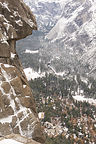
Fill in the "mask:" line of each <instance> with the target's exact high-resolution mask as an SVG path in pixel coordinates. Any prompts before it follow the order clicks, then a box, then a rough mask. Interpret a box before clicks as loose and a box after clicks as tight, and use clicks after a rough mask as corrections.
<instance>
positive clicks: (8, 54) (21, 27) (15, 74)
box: [0, 0, 44, 143]
mask: <svg viewBox="0 0 96 144" xmlns="http://www.w3.org/2000/svg"><path fill="white" fill-rule="evenodd" d="M36 29H37V24H36V20H35V17H34V16H33V14H32V12H31V11H30V9H29V8H28V7H27V6H26V5H25V4H24V3H23V1H22V0H0V136H5V135H9V134H12V133H15V134H20V135H21V136H26V137H29V138H32V139H34V140H36V141H38V142H41V143H43V142H44V138H43V132H42V129H41V126H40V122H39V119H38V116H37V112H36V106H35V101H34V98H33V96H32V92H31V89H30V87H29V84H28V82H27V79H26V76H25V74H24V72H23V68H22V65H21V63H20V61H19V58H18V55H17V53H16V41H17V40H20V39H22V38H25V37H26V36H28V35H31V34H32V30H36Z"/></svg>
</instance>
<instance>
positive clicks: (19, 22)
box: [15, 19, 23, 26]
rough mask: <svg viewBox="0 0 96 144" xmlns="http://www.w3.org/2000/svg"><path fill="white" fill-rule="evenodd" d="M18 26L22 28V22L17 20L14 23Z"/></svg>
mask: <svg viewBox="0 0 96 144" xmlns="http://www.w3.org/2000/svg"><path fill="white" fill-rule="evenodd" d="M15 22H16V23H17V24H18V25H19V26H23V22H22V21H21V20H20V19H19V20H17V21H15Z"/></svg>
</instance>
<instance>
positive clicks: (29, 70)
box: [24, 67, 45, 81]
mask: <svg viewBox="0 0 96 144" xmlns="http://www.w3.org/2000/svg"><path fill="white" fill-rule="evenodd" d="M24 72H25V75H26V77H27V79H28V81H29V80H31V79H33V80H34V79H35V78H39V77H44V76H45V73H41V74H39V73H38V72H36V71H34V70H33V69H32V68H30V67H29V68H25V69H24Z"/></svg>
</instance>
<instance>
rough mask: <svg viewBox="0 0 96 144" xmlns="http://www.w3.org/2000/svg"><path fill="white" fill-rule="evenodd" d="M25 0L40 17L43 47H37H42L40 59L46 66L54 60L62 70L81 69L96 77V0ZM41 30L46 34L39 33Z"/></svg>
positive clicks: (41, 45)
mask: <svg viewBox="0 0 96 144" xmlns="http://www.w3.org/2000/svg"><path fill="white" fill-rule="evenodd" d="M24 1H25V3H26V4H27V5H29V6H30V8H31V10H32V11H33V13H34V14H35V15H36V18H37V23H38V32H36V35H35V36H36V37H34V38H38V39H39V41H38V45H39V46H38V47H37V45H35V47H37V49H38V48H39V49H40V50H39V52H40V53H39V58H40V59H41V63H42V65H44V67H47V64H48V63H50V65H51V66H52V67H53V68H54V69H55V70H56V71H59V72H63V71H71V72H76V71H78V72H79V73H81V74H87V75H88V76H94V77H95V73H96V72H95V69H96V63H95V61H96V54H95V52H96V48H95V47H96V36H95V35H96V25H95V23H96V2H95V1H94V0H81V1H80V0H69V1H67V0H60V1H59V0H56V1H55V0H49V1H48V0H46V1H45V0H35V1H33V0H28V1H27V0H24ZM40 32H42V34H43V36H41V34H39V33H40ZM33 36H34V34H33ZM35 47H34V48H35ZM32 50H33V47H32ZM41 55H42V56H41ZM44 55H46V58H45V56H44ZM57 57H58V58H57ZM38 63H39V62H38Z"/></svg>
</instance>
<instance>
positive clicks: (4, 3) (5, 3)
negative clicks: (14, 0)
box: [0, 2, 10, 12]
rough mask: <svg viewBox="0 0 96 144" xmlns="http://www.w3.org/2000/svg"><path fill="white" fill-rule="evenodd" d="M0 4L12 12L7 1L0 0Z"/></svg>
mask: <svg viewBox="0 0 96 144" xmlns="http://www.w3.org/2000/svg"><path fill="white" fill-rule="evenodd" d="M0 4H1V5H2V6H3V7H4V8H6V9H7V10H8V11H9V12H10V9H9V8H8V3H7V2H3V3H1V2H0Z"/></svg>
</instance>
